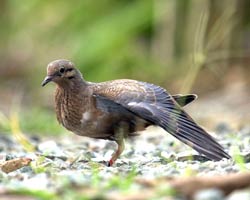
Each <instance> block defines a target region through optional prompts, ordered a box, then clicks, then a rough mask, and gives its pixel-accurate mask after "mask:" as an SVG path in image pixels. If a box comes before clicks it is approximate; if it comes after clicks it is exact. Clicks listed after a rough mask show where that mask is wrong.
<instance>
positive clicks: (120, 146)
mask: <svg viewBox="0 0 250 200" xmlns="http://www.w3.org/2000/svg"><path fill="white" fill-rule="evenodd" d="M116 143H117V145H118V148H117V150H116V151H115V152H114V153H113V154H112V157H111V159H110V160H109V162H108V166H109V167H110V166H112V165H113V164H114V162H115V161H116V160H117V158H118V157H119V156H120V155H121V153H122V152H123V150H124V148H125V144H124V140H123V139H122V140H121V141H116Z"/></svg>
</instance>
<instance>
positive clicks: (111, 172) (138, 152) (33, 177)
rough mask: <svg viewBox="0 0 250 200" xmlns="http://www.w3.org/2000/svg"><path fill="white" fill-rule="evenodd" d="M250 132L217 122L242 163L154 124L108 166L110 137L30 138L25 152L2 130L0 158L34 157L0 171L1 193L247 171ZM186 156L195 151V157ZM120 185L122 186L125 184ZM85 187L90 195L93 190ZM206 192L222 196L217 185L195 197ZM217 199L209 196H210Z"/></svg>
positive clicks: (222, 139)
mask: <svg viewBox="0 0 250 200" xmlns="http://www.w3.org/2000/svg"><path fill="white" fill-rule="evenodd" d="M211 134H212V135H214V134H213V133H211ZM249 135H250V127H248V126H245V127H243V128H242V129H241V130H239V131H233V130H231V129H230V127H229V126H227V125H225V124H220V125H218V126H217V128H216V135H214V136H215V137H216V138H217V140H218V141H219V143H220V144H222V145H223V146H224V147H225V149H226V151H227V152H228V153H229V154H230V155H231V156H233V157H234V158H239V159H242V158H244V159H245V161H246V163H244V164H242V163H240V162H239V161H238V162H234V161H233V160H226V159H225V160H221V161H219V162H213V161H208V160H207V159H206V158H204V157H203V156H200V155H198V154H197V153H196V152H195V151H193V150H192V149H190V148H189V147H187V146H186V145H183V144H182V143H181V142H179V141H178V140H176V139H175V138H173V137H172V136H170V135H169V134H167V133H166V132H164V131H163V130H161V129H159V128H154V127H152V128H149V129H148V130H147V131H146V132H144V133H143V134H142V135H140V136H137V137H135V138H133V139H130V140H127V141H126V148H125V151H124V152H123V154H122V155H121V157H120V159H118V160H117V162H116V163H115V164H114V166H112V167H106V166H105V164H104V163H103V161H108V160H109V158H110V157H111V154H112V152H113V150H114V149H115V148H116V145H115V144H114V143H113V142H110V141H104V140H93V139H89V138H85V137H79V136H75V135H73V134H67V135H65V136H63V137H57V138H42V139H41V138H40V137H32V138H31V141H32V143H33V144H34V145H35V147H36V151H35V152H32V153H26V152H25V151H24V150H23V148H22V146H20V145H19V144H17V142H16V140H15V139H13V138H12V137H11V136H9V135H0V141H1V143H0V162H3V161H6V160H11V159H13V158H18V157H28V158H31V159H32V162H31V165H30V166H25V167H23V168H21V169H19V170H16V171H14V172H11V173H8V174H6V173H4V172H0V180H1V181H0V194H5V193H8V191H11V190H13V189H14V190H16V189H17V188H22V189H27V190H32V189H33V190H46V191H51V192H55V191H56V192H57V193H58V191H61V190H64V187H65V186H66V185H68V184H69V183H70V184H71V185H72V184H73V185H74V186H78V187H79V186H80V187H83V186H90V185H91V186H92V185H95V186H97V187H102V186H103V185H105V184H107V183H108V184H114V182H115V179H114V177H120V179H119V178H118V179H117V180H118V182H119V181H120V180H122V178H123V177H124V183H123V184H125V183H128V182H129V181H130V180H131V179H129V177H130V176H132V177H133V178H143V179H144V178H145V179H154V178H158V177H182V176H193V175H197V176H200V175H218V174H219V175H221V174H228V173H235V172H240V171H242V170H250V145H249V144H250V137H249ZM239 155H241V156H243V157H240V156H239ZM190 156H193V160H191V159H190ZM111 180H112V181H113V182H112V181H111ZM125 180H126V181H125ZM119 184H120V186H121V187H126V186H123V185H122V184H121V183H118V185H119ZM137 187H141V186H137V185H136V184H134V186H133V188H134V189H136V188H137ZM137 189H138V188H137ZM89 192H90V194H91V191H89ZM209 195H212V196H213V195H215V196H216V198H217V197H218V198H217V199H223V198H222V197H221V193H220V192H219V191H216V190H207V191H203V192H201V193H199V194H197V195H196V197H195V198H196V199H207V196H209ZM240 195H242V197H241V196H240ZM244 195H245V196H244ZM249 195H250V190H246V191H242V192H238V193H233V194H232V195H231V196H229V197H227V199H230V200H233V199H239V197H240V198H241V199H242V200H243V199H249ZM87 196H88V195H87ZM90 196H91V195H90ZM204 196H205V197H204ZM243 196H244V197H243ZM0 197H1V196H0ZM216 198H215V197H213V199H216Z"/></svg>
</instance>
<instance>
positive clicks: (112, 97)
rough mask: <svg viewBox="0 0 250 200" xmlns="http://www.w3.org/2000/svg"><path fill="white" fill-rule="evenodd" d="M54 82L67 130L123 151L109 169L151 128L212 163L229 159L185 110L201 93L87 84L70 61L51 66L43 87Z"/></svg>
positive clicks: (125, 83)
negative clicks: (127, 140) (130, 142)
mask: <svg viewBox="0 0 250 200" xmlns="http://www.w3.org/2000/svg"><path fill="white" fill-rule="evenodd" d="M50 81H54V82H55V83H56V84H57V90H56V99H55V102H56V111H57V118H58V120H59V122H60V123H62V125H63V126H64V127H66V128H67V129H69V130H70V131H72V132H74V133H76V134H78V135H82V136H88V137H93V138H101V139H109V140H114V141H116V143H117V144H118V150H117V151H116V152H115V153H114V154H113V156H112V158H111V160H110V161H109V165H112V164H113V163H114V161H115V160H116V159H117V158H118V157H119V155H120V154H121V153H122V151H123V149H124V138H126V137H129V136H133V135H136V132H137V131H141V130H144V129H145V128H146V127H147V126H149V125H156V126H160V127H162V128H163V129H165V130H166V131H167V132H168V133H170V134H171V135H173V136H174V137H176V138H177V139H179V140H180V141H182V142H184V143H185V144H187V145H189V146H190V147H192V148H193V149H195V150H196V151H198V152H199V153H201V154H204V155H205V156H206V157H207V158H209V159H212V160H216V161H217V160H221V159H222V158H230V156H229V155H228V154H227V153H226V152H225V151H224V150H223V148H222V146H221V145H220V144H218V143H217V142H216V141H215V139H214V138H213V137H211V136H210V135H209V134H208V133H207V132H206V131H205V130H204V129H203V128H201V127H200V126H199V125H198V124H197V123H196V122H194V120H193V119H192V118H191V117H190V116H189V115H188V114H187V113H186V112H185V111H184V110H183V109H182V107H183V106H185V105H186V104H188V103H190V102H192V101H193V100H194V99H196V95H192V94H191V95H170V94H169V93H168V92H167V91H166V90H165V89H163V88H162V87H160V86H156V85H154V84H150V83H146V82H140V81H136V80H129V79H121V80H113V81H107V82H102V83H91V82H86V81H85V80H84V79H83V78H82V75H81V73H80V72H79V71H78V70H77V69H76V68H75V67H74V65H73V63H72V62H70V61H67V60H57V61H54V62H52V63H50V64H49V65H48V69H47V77H46V78H45V80H44V82H43V84H42V85H43V86H44V85H45V84H47V83H48V82H50Z"/></svg>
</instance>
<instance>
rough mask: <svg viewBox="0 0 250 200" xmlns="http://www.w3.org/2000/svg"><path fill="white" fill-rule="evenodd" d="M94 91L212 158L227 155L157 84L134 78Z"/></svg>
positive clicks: (99, 87) (217, 158)
mask: <svg viewBox="0 0 250 200" xmlns="http://www.w3.org/2000/svg"><path fill="white" fill-rule="evenodd" d="M93 90H94V93H95V94H98V95H100V96H104V97H105V98H108V99H109V100H112V101H114V102H115V103H117V104H120V105H122V106H123V107H124V108H126V109H128V110H129V111H130V112H132V113H134V114H135V115H137V116H139V117H140V118H143V119H144V120H147V121H148V122H150V123H152V124H153V125H158V126H160V127H162V128H163V129H165V130H166V131H167V132H169V133H170V134H172V135H173V136H174V137H176V138H178V139H179V140H181V141H182V142H184V143H185V144H187V145H189V146H191V147H192V148H194V149H195V150H196V151H198V152H199V153H202V154H204V155H206V156H207V157H208V158H210V159H212V160H221V159H222V158H230V156H229V155H228V154H227V153H226V152H225V151H224V150H223V147H222V146H221V145H220V144H218V143H217V142H216V141H215V140H214V138H213V137H212V136H210V135H209V134H208V133H207V132H206V131H205V130H204V129H202V128H201V127H200V126H199V125H198V124H197V123H195V122H194V120H193V119H192V118H191V117H190V116H189V115H188V114H187V113H186V112H185V111H184V110H183V109H182V108H181V106H180V105H179V104H178V103H177V102H176V101H175V100H174V98H173V97H172V96H171V95H169V94H168V93H167V91H166V90H165V89H163V88H161V87H160V86H156V85H153V84H150V83H145V82H139V81H134V80H126V79H125V80H116V81H111V82H105V83H104V84H103V83H102V84H99V85H98V84H96V85H95V86H94V87H93Z"/></svg>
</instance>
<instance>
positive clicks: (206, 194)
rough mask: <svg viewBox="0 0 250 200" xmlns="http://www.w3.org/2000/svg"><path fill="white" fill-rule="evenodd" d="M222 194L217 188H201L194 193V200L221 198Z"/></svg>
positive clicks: (220, 199)
mask: <svg viewBox="0 0 250 200" xmlns="http://www.w3.org/2000/svg"><path fill="white" fill-rule="evenodd" d="M223 199H224V195H223V193H222V192H221V191H220V190H218V189H207V190H201V191H199V192H197V193H196V194H195V195H194V200H223Z"/></svg>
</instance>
